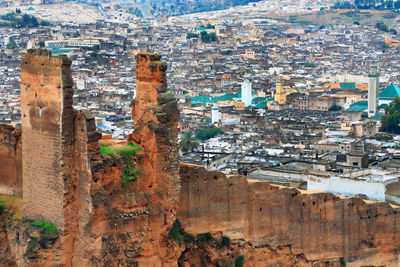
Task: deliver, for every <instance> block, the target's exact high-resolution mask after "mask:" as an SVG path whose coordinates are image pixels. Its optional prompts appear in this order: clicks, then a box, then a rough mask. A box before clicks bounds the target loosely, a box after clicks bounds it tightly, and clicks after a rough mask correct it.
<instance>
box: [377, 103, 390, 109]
mask: <svg viewBox="0 0 400 267" xmlns="http://www.w3.org/2000/svg"><path fill="white" fill-rule="evenodd" d="M388 106H389V105H388V104H381V105H379V107H378V109H384V108H387V107H388Z"/></svg>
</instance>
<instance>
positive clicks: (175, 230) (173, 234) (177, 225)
mask: <svg viewBox="0 0 400 267" xmlns="http://www.w3.org/2000/svg"><path fill="white" fill-rule="evenodd" d="M181 227H182V224H181V222H180V221H179V220H178V219H176V220H175V222H174V224H173V225H172V228H171V229H170V230H169V233H168V235H169V237H170V238H171V239H173V240H175V241H178V242H180V241H182V239H183V238H182V235H181Z"/></svg>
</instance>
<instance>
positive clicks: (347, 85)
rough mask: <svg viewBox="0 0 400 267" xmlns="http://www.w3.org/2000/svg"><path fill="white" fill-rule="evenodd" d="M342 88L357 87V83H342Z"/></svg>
mask: <svg viewBox="0 0 400 267" xmlns="http://www.w3.org/2000/svg"><path fill="white" fill-rule="evenodd" d="M340 88H347V89H350V88H356V83H340Z"/></svg>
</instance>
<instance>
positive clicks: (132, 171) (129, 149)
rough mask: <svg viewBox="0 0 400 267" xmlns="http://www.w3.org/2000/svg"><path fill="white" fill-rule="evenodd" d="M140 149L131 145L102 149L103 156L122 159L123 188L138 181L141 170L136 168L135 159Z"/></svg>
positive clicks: (104, 147)
mask: <svg viewBox="0 0 400 267" xmlns="http://www.w3.org/2000/svg"><path fill="white" fill-rule="evenodd" d="M137 151H140V147H139V146H137V145H134V144H132V143H129V144H127V145H125V146H102V147H101V148H100V155H101V156H110V157H112V158H115V157H120V158H121V159H122V161H123V163H124V166H123V168H122V175H121V187H122V188H126V187H127V186H128V185H129V184H131V183H132V182H134V181H136V179H137V176H138V174H139V173H140V170H139V169H138V168H137V167H136V165H135V162H134V161H133V157H134V156H135V154H136V152H137Z"/></svg>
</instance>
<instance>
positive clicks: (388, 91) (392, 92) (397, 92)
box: [379, 84, 400, 99]
mask: <svg viewBox="0 0 400 267" xmlns="http://www.w3.org/2000/svg"><path fill="white" fill-rule="evenodd" d="M395 96H398V97H400V88H399V87H397V86H396V85H394V84H391V85H389V86H388V87H386V88H385V89H383V90H382V92H380V93H379V98H390V99H392V98H393V99H394V97H395Z"/></svg>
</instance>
